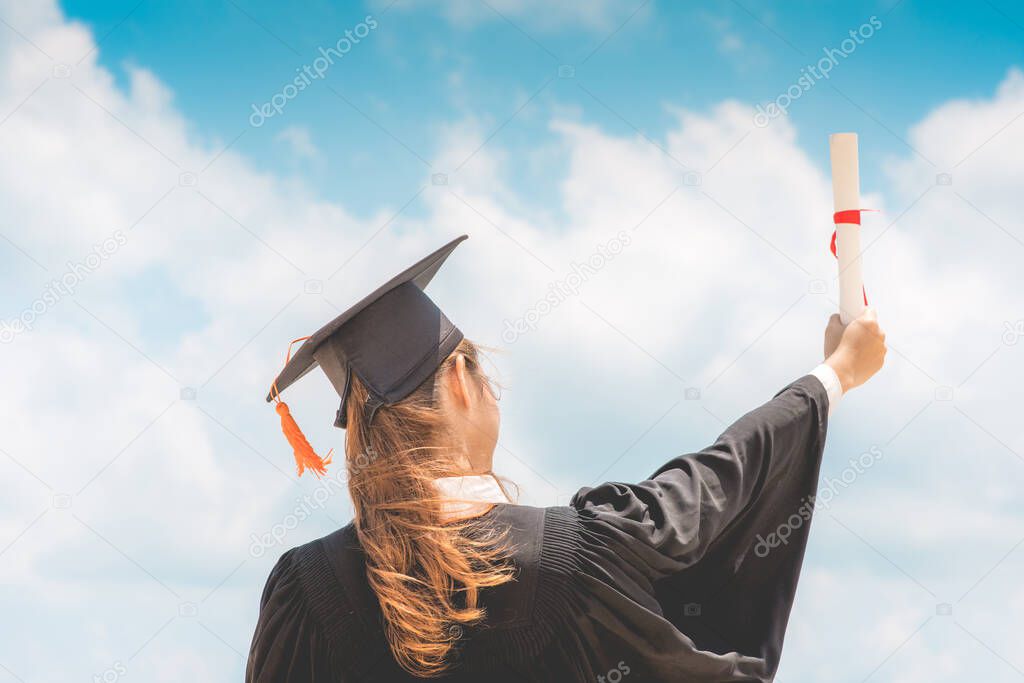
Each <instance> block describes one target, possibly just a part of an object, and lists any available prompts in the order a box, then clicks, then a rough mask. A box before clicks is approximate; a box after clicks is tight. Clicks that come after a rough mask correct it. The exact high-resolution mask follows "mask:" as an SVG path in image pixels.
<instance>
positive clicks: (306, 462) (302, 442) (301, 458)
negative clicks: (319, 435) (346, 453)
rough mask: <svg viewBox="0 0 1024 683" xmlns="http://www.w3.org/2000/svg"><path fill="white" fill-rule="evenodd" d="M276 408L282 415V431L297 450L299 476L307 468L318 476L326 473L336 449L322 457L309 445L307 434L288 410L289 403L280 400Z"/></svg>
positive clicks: (295, 450) (294, 449)
mask: <svg viewBox="0 0 1024 683" xmlns="http://www.w3.org/2000/svg"><path fill="white" fill-rule="evenodd" d="M275 410H277V414H278V415H280V416H281V431H282V432H284V435H285V438H286V439H288V443H289V444H290V445H291V447H292V450H293V451H294V452H295V464H296V465H297V466H298V468H299V476H300V477H301V476H302V473H303V472H305V471H306V470H307V469H309V470H311V471H312V472H313V474H315V475H316V476H317V477H319V476H320V475H322V474H326V473H327V465H330V464H331V453H333V452H334V449H333V448H332V449H331V450H330V451H328V453H327V457H326V458H321V457H320V456H319V455H317V454H316V451H314V450H313V447H312V446H311V445H309V441H307V440H306V435H305V434H303V433H302V430H301V429H299V425H298V424H297V423H296V422H295V418H293V417H292V414H291V412H289V411H288V404H287V403H285V402H284V401H281V400H278V402H277V407H276V408H275Z"/></svg>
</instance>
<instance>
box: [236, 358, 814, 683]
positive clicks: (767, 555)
mask: <svg viewBox="0 0 1024 683" xmlns="http://www.w3.org/2000/svg"><path fill="white" fill-rule="evenodd" d="M827 415H828V397H827V395H826V392H825V389H824V387H823V386H822V384H821V382H820V381H819V380H818V379H817V378H815V377H813V376H811V375H808V376H805V377H803V378H801V379H799V380H797V381H796V382H794V383H793V384H790V385H789V386H787V387H786V388H785V389H783V390H782V391H780V392H779V393H778V394H776V396H775V398H774V399H772V400H771V401H769V402H768V403H766V404H764V405H763V406H761V407H760V408H757V409H756V410H754V411H752V412H750V413H748V414H747V415H745V416H744V417H742V418H740V419H739V420H738V421H737V422H736V423H735V424H733V425H732V426H730V427H729V428H728V429H727V430H726V431H725V432H724V433H723V434H722V436H721V437H719V439H718V440H717V441H716V442H715V443H714V445H712V446H710V447H708V448H706V449H704V450H702V451H700V452H698V453H694V454H690V455H683V456H679V457H676V458H674V459H672V460H670V461H669V462H667V463H666V464H665V465H664V466H662V467H661V468H660V469H658V471H657V472H655V473H654V474H653V475H652V476H651V477H650V478H649V479H647V480H645V481H642V482H640V483H638V484H623V483H615V482H612V483H606V484H602V485H601V486H598V487H596V488H583V489H580V491H579V492H578V493H576V495H575V496H573V498H572V500H571V501H570V503H569V505H568V506H567V507H550V508H534V507H528V506H520V505H498V506H496V507H495V508H494V509H492V510H491V511H490V512H489V513H487V515H486V516H485V517H484V518H482V519H484V520H486V521H487V523H492V522H493V523H495V524H501V525H505V526H506V527H508V528H510V540H511V541H512V544H513V547H514V548H515V550H514V555H513V556H512V560H513V562H514V563H515V566H516V568H517V570H518V575H517V579H516V581H515V582H512V583H509V584H506V585H504V586H501V587H498V588H495V589H491V590H489V591H487V592H485V593H484V594H483V596H482V602H483V604H484V605H485V606H486V608H487V611H488V617H487V621H486V624H484V625H482V626H477V627H473V628H469V629H466V631H465V632H464V633H463V634H462V637H461V638H460V641H459V645H458V647H457V652H456V655H455V657H454V658H453V668H452V670H451V673H450V675H447V676H445V677H443V678H442V680H445V681H482V680H486V681H489V682H498V681H515V682H516V683H522V682H523V681H558V682H559V683H561V682H570V681H588V682H593V681H599V682H608V683H618V682H619V681H623V680H625V681H627V683H629V682H630V681H632V682H635V683H639V682H640V681H693V682H710V681H716V682H717V681H771V680H772V679H773V678H774V675H775V672H776V670H777V668H778V664H779V656H780V653H781V650H782V641H783V636H784V634H785V630H786V622H787V620H788V618H789V613H790V608H791V607H792V603H793V598H794V594H795V592H796V586H797V579H798V577H799V574H800V565H801V563H802V561H803V555H804V549H805V546H806V543H807V535H808V531H809V526H810V510H811V505H812V501H813V496H814V494H815V491H816V488H817V480H818V470H819V466H820V462H821V455H822V451H823V448H824V444H825V432H826V426H827ZM363 559H364V558H363V554H362V551H361V549H360V547H359V543H358V541H357V538H356V534H355V530H354V528H353V527H352V525H351V524H350V525H348V526H346V527H344V528H342V529H340V530H338V531H336V532H334V533H333V534H330V535H329V536H326V537H324V538H322V539H319V540H316V541H313V542H311V543H308V544H306V545H303V546H300V547H298V548H294V549H292V550H290V551H288V552H286V553H285V554H284V555H283V556H282V557H281V559H280V560H279V561H278V563H277V565H276V566H275V567H274V569H273V571H272V572H271V574H270V578H269V580H268V581H267V585H266V589H265V590H264V593H263V598H262V603H261V608H260V616H259V621H258V624H257V626H256V632H255V635H254V637H253V642H252V649H251V652H250V655H249V662H248V667H247V672H246V680H247V681H251V682H257V681H258V682H260V683H269V682H271V681H274V682H277V681H294V682H296V683H298V682H306V681H316V682H317V683H321V682H327V681H331V682H336V681H341V682H350V681H358V682H360V683H365V682H368V681H396V682H397V681H412V680H418V679H414V678H412V677H410V676H408V675H407V674H405V673H404V672H402V670H401V669H400V668H399V667H397V665H396V664H395V663H394V660H393V658H392V657H391V654H390V652H389V650H388V647H387V642H386V640H385V638H384V634H383V631H382V629H381V621H380V612H379V609H378V607H377V603H376V599H375V597H374V596H373V594H372V591H371V590H370V589H369V587H368V585H367V582H366V578H365V572H364V564H363Z"/></svg>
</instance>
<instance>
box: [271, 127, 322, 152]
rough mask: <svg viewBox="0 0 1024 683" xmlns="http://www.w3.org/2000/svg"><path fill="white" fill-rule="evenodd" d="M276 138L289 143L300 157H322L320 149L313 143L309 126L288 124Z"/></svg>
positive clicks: (289, 146)
mask: <svg viewBox="0 0 1024 683" xmlns="http://www.w3.org/2000/svg"><path fill="white" fill-rule="evenodd" d="M274 139H275V140H277V141H278V142H281V143H283V144H285V145H287V146H288V149H289V150H290V151H291V153H292V155H294V156H295V157H296V158H298V159H309V160H316V159H319V158H320V150H318V149H317V148H316V145H315V144H313V138H312V136H311V135H310V132H309V129H308V128H304V127H303V126H286V127H285V128H283V129H282V130H281V132H280V133H278V134H277V136H276V137H275V138H274Z"/></svg>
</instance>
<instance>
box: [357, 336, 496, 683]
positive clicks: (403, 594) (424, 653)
mask: <svg viewBox="0 0 1024 683" xmlns="http://www.w3.org/2000/svg"><path fill="white" fill-rule="evenodd" d="M458 354H462V355H463V356H464V357H465V358H466V368H467V370H468V371H469V374H470V376H471V378H472V379H473V380H474V381H475V383H476V384H478V385H479V388H480V390H482V391H486V388H485V387H484V382H485V381H486V380H487V378H486V375H484V373H483V370H482V369H481V367H480V362H479V352H478V350H477V347H476V346H475V345H474V344H473V343H472V342H470V341H469V340H463V341H462V342H461V343H460V344H459V346H458V348H457V349H456V350H455V352H454V353H453V354H452V355H450V356H449V357H448V358H447V359H445V361H444V362H443V363H442V364H441V366H440V367H439V368H438V370H437V371H436V372H435V374H434V376H432V377H431V378H429V379H428V380H427V381H425V382H424V383H423V384H422V385H420V387H419V388H417V389H416V390H415V391H414V392H413V393H412V394H411V395H409V396H407V397H406V398H404V399H402V400H401V401H400V402H398V403H396V404H394V405H391V406H381V407H380V408H379V409H378V410H377V411H376V414H375V415H373V416H372V422H368V421H367V417H368V414H367V413H366V412H364V410H363V406H364V404H365V402H366V398H367V395H368V394H367V389H366V387H365V386H364V385H363V383H362V382H361V381H359V379H358V378H357V377H355V376H353V377H352V387H351V393H350V394H349V397H348V404H347V411H348V413H347V418H348V427H347V431H346V438H345V459H346V464H347V466H348V474H349V477H348V480H349V492H350V493H351V495H352V501H353V504H354V507H355V526H356V531H357V533H358V536H359V541H360V544H361V545H362V548H363V551H364V552H365V554H366V575H367V579H368V580H369V584H370V587H371V588H372V589H373V591H374V593H375V594H376V596H377V600H378V602H379V603H380V608H381V613H382V615H383V618H384V627H385V634H386V636H387V640H388V645H389V647H390V648H391V652H392V653H393V655H394V658H395V660H396V661H397V662H398V664H399V665H400V666H401V667H402V668H403V669H404V670H406V671H407V672H409V673H411V674H413V675H415V676H420V677H424V678H429V677H435V676H439V675H441V674H443V673H444V672H445V671H446V670H447V669H448V668H449V666H450V662H449V659H450V655H451V653H452V650H453V648H454V646H455V642H456V641H457V640H458V637H459V636H460V635H461V634H462V631H463V628H464V627H465V626H468V625H471V624H474V623H477V622H479V621H481V620H482V619H483V618H484V616H485V613H484V610H483V608H482V607H480V605H479V597H480V591H481V589H483V588H488V587H493V586H499V585H501V584H503V583H506V582H508V581H510V580H511V579H512V578H513V574H514V571H513V569H512V567H511V566H509V564H508V563H507V561H506V555H507V552H506V551H507V549H506V548H505V547H504V533H503V532H502V531H499V530H495V529H491V528H487V527H484V526H482V525H480V524H479V523H478V522H475V521H474V520H464V521H459V522H451V523H445V522H444V521H443V518H442V506H441V500H440V498H439V495H438V492H437V490H436V488H435V486H434V484H433V480H434V479H437V478H439V477H445V476H453V475H457V474H459V473H458V472H456V471H454V466H453V462H452V457H451V456H452V453H451V451H450V447H449V445H448V444H450V443H451V438H450V434H449V433H448V429H447V424H446V419H445V416H444V413H443V412H442V411H441V409H440V404H439V400H438V395H439V389H440V388H439V386H435V384H438V385H439V384H440V383H439V382H435V379H439V378H441V377H444V375H445V373H447V372H449V371H450V370H451V369H452V367H453V366H454V364H455V358H456V357H457V355H458ZM467 532H470V533H467Z"/></svg>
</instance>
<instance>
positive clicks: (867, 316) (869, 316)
mask: <svg viewBox="0 0 1024 683" xmlns="http://www.w3.org/2000/svg"><path fill="white" fill-rule="evenodd" d="M860 317H861V319H862V320H878V311H876V310H875V309H874V307H873V306H868V307H867V308H865V309H864V312H863V313H861V314H860Z"/></svg>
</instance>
